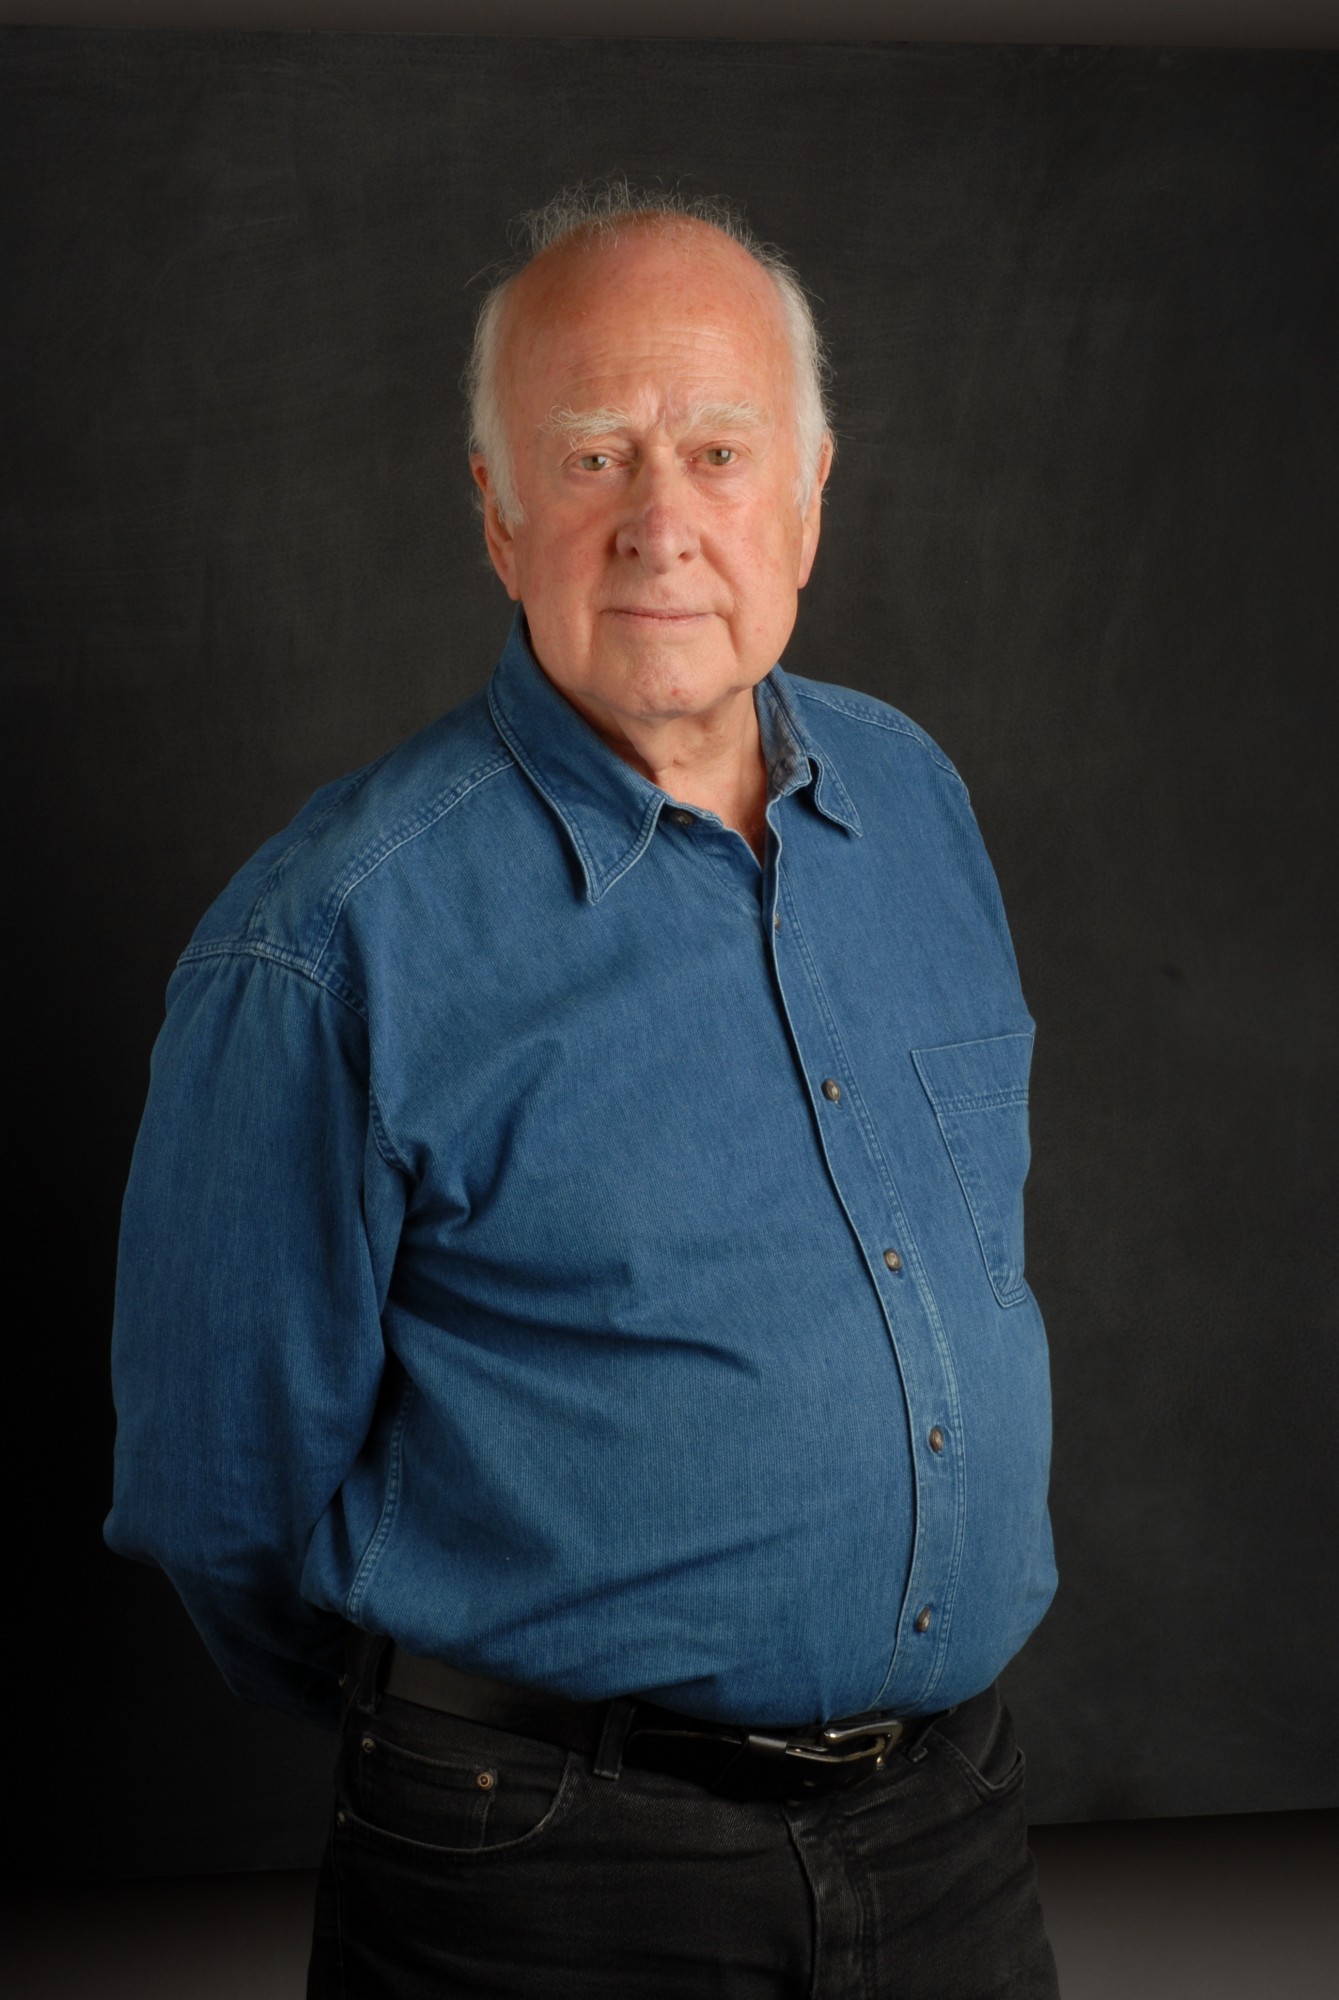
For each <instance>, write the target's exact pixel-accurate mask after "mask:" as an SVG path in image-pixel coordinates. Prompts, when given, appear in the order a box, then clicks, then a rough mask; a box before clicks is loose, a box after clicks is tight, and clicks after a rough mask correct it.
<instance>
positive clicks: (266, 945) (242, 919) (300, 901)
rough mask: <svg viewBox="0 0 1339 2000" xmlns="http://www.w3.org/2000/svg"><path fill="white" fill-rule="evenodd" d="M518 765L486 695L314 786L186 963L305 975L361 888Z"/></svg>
mask: <svg viewBox="0 0 1339 2000" xmlns="http://www.w3.org/2000/svg"><path fill="white" fill-rule="evenodd" d="M515 766H516V760H515V758H514V757H513V755H512V753H511V751H510V750H509V749H508V747H507V745H506V744H505V743H504V742H503V740H502V738H501V737H500V736H499V734H498V732H497V729H496V728H495V726H494V724H493V721H492V717H491V715H490V713H489V708H488V696H487V691H486V690H481V691H480V692H479V693H478V694H475V695H472V696H470V698H469V699H468V700H467V701H465V702H463V703H462V704H461V705H460V706H459V707H458V708H454V709H451V710H449V711H448V712H447V713H446V714H445V715H442V716H439V717H438V718H437V720H436V721H435V722H432V723H429V724H428V726H427V727H426V728H425V729H421V730H419V731H418V732H417V733H416V734H415V735H413V736H410V737H408V738H407V739H406V740H405V741H404V742H403V743H400V744H397V745H396V747H395V748H394V749H393V750H390V751H388V752H386V754H385V755H384V756H382V757H378V758H377V759H376V760H375V761H374V762H373V763H370V764H366V765H364V766H363V767H362V768H361V769H360V770H356V771H352V772H349V773H348V774H346V775H345V776H344V777H341V778H336V779H334V780H333V781H332V782H331V783H330V784H328V785H323V786H322V787H321V789H320V790H319V791H318V792H316V793H314V794H313V796H312V797H311V798H310V799H308V801H307V803H306V804H305V805H304V806H303V807H302V809H301V811H300V812H299V813H298V814H297V816H296V817H295V818H294V819H293V820H291V821H290V822H289V824H288V825H287V826H286V827H285V828H283V830H282V831H281V832H279V833H277V834H275V835H274V836H273V837H272V838H271V839H269V840H267V841H266V842H265V844H264V846H263V847H261V848H259V849H258V850H257V852H256V853H255V854H253V855H252V856H251V858H250V860H249V861H247V862H246V863H245V864H244V865H243V866H242V867H241V868H240V869H239V870H238V871H237V873H236V875H234V876H233V878H232V880H231V881H230V882H229V884H228V886H227V888H226V889H225V890H224V891H223V893H222V895H221V896H219V897H218V898H217V899H216V901H215V902H214V903H213V904H211V906H210V908H209V909H208V910H207V911H206V913H205V916H204V918H203V919H202V921H201V923H200V924H199V926H198V927H197V929H196V932H195V934H194V936H193V937H192V939H191V942H190V944H189V946H188V947H187V949H186V951H185V953H184V954H183V960H182V962H183V963H188V962H190V961H193V960H200V959H204V958H208V957H211V956H217V955H231V954H234V953H237V952H247V953H251V954H253V955H257V956H261V957H265V958H269V959H272V960H276V961H278V962H280V963H288V964H291V965H292V966H293V968H294V969H295V970H297V971H307V972H310V971H312V970H314V969H315V968H316V967H317V966H318V965H319V964H320V962H321V960H322V958H323V956H324V954H325V951H326V948H327V946H328V944H329V942H330V938H331V935H332V933H333V931H334V929H335V927H336V925H337V924H338V922H339V919H340V916H341V914H342V912H343V910H344V907H345V905H346V904H347V902H348V901H349V899H350V897H352V896H353V895H354V894H355V892H356V891H357V890H358V889H359V888H360V886H361V885H362V884H364V883H365V882H367V881H369V879H371V878H373V877H375V876H376V875H377V873H378V872H379V871H381V870H383V869H385V868H386V867H387V866H388V864H391V865H393V864H394V863H395V862H396V860H397V858H400V857H410V856H412V853H413V849H414V847H415V844H416V843H420V842H422V840H423V838H424V836H425V835H429V834H430V833H431V832H432V831H433V830H434V829H435V828H438V827H440V826H441V824H442V823H443V822H444V821H446V820H448V819H449V818H450V816H451V815H452V814H453V813H454V812H455V810H456V808H458V807H459V806H461V805H462V804H464V803H465V802H466V801H467V800H469V799H470V797H471V796H472V795H473V794H475V793H476V792H477V791H478V790H479V788H480V787H481V786H486V785H487V784H488V782H489V781H490V780H491V779H494V778H496V777H499V776H501V775H502V774H504V773H506V772H507V771H510V770H514V769H515Z"/></svg>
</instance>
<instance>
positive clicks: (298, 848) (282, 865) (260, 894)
mask: <svg viewBox="0 0 1339 2000" xmlns="http://www.w3.org/2000/svg"><path fill="white" fill-rule="evenodd" d="M394 754H395V753H394V751H393V750H387V751H386V752H385V754H384V755H383V756H380V757H378V758H377V759H376V760H375V762H373V763H371V764H368V765H366V766H365V768H364V769H363V770H361V771H359V772H357V773H355V775H354V776H353V777H352V778H350V780H349V782H348V784H347V785H344V786H342V787H341V789H340V790H339V791H338V792H337V793H336V795H335V797H334V798H333V799H331V800H330V801H329V803H328V804H327V805H326V807H325V808H324V810H323V811H321V812H319V813H317V815H316V817H315V818H314V819H313V821H312V823H311V825H310V826H308V827H304V828H303V830H302V833H301V835H300V836H299V837H298V839H297V840H295V841H293V842H292V843H291V844H290V845H289V846H288V847H286V848H285V849H284V851H283V853H282V854H281V855H280V856H279V858H278V860H277V861H276V862H275V864H274V866H273V867H272V868H271V870H270V872H269V874H268V875H267V876H266V877H265V880H264V881H263V882H262V883H261V885H260V887H259V889H258V890H257V891H256V899H255V901H254V902H253V903H252V905H251V914H250V916H249V918H248V919H247V934H248V935H250V934H251V932H252V931H253V930H254V928H255V926H256V925H257V924H259V922H260V920H261V912H262V911H263V909H264V907H265V903H266V900H267V898H268V897H269V896H270V894H271V893H272V892H273V890H274V888H275V887H276V885H277V883H278V882H279V879H280V877H281V876H282V875H283V874H284V873H285V872H286V871H287V869H288V867H289V865H290V863H291V862H292V861H293V860H294V859H295V857H296V856H297V855H299V854H300V853H301V852H302V850H303V848H304V847H306V846H308V845H309V844H310V843H311V842H312V841H313V840H314V839H315V838H316V836H317V834H318V833H320V832H321V830H322V828H323V827H325V826H327V825H328V824H329V822H330V821H331V819H332V818H333V817H334V815H335V814H336V813H337V812H338V811H339V810H340V808H341V807H342V806H345V805H347V804H348V802H349V800H350V799H354V798H356V797H357V796H358V794H359V792H361V791H362V789H363V787H364V785H366V784H367V783H368V781H369V779H371V778H373V777H375V775H376V773H377V772H378V771H379V770H380V769H381V766H382V765H383V764H384V763H385V762H386V761H387V759H388V758H390V757H392V756H394Z"/></svg>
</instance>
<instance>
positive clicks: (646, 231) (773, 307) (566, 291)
mask: <svg viewBox="0 0 1339 2000" xmlns="http://www.w3.org/2000/svg"><path fill="white" fill-rule="evenodd" d="M675 220H676V221H677V222H678V223H679V224H681V225H682V226H681V227H678V228H675V229H673V230H671V229H670V228H668V227H666V228H663V229H652V228H649V227H646V226H642V227H636V228H631V229H628V230H626V231H624V232H622V233H620V234H619V235H618V236H616V237H614V238H612V239H608V240H606V239H605V238H602V237H598V236H596V237H591V236H587V237H581V236H578V237H576V238H574V239H571V240H569V241H567V242H564V243H559V244H556V245H554V246H553V247H552V248H551V249H548V250H545V251H542V252H541V253H540V255H539V256H538V257H536V258H534V259H533V261H532V262H531V263H530V264H528V265H527V266H526V267H525V269H524V270H522V271H521V272H520V273H519V274H518V275H517V277H516V278H515V280H514V281H513V286H512V292H511V297H510V299H509V301H508V309H507V313H506V321H505V332H504V339H505V341H506V344H507V346H508V347H510V348H511V349H512V350H513V353H514V354H516V353H517V351H518V350H519V352H520V353H521V354H526V355H527V358H538V356H539V354H541V353H543V352H545V351H546V350H548V349H549V348H550V345H551V343H552V341H553V340H554V339H555V338H558V337H561V338H562V340H563V341H564V342H565V343H566V342H573V341H574V342H575V343H577V345H578V346H580V345H581V344H582V336H583V333H594V334H596V335H597V337H598V330H599V329H600V328H601V327H603V328H604V330H605V331H606V333H607V331H608V320H609V316H610V315H611V314H612V315H614V316H615V317H616V318H617V319H618V320H620V321H624V322H626V326H627V332H628V335H629V336H630V337H631V341H632V343H633V344H634V345H635V342H636V334H635V332H634V328H639V329H641V330H643V331H645V330H646V328H647V327H648V325H650V326H653V327H656V328H659V327H660V326H661V325H664V326H665V327H667V328H668V327H670V326H677V327H678V328H679V330H680V331H681V332H683V333H685V334H688V335H689V337H690V338H691V337H693V334H694V332H695V334H696V338H698V339H705V341H706V342H707V344H708V345H710V344H711V342H712V339H713V336H714V337H715V338H718V339H719V338H720V337H721V336H722V335H723V334H726V332H727V328H730V327H731V323H732V322H735V323H740V322H742V323H743V324H746V325H748V326H749V327H751V328H752V329H753V331H754V333H755V335H756V334H757V333H758V332H759V331H761V329H762V328H763V327H768V328H769V331H771V332H772V333H773V334H779V335H781V336H782V338H783V339H784V329H783V327H782V323H781V314H780V309H779V300H778V298H777V294H776V289H775V286H774V284H773V282H772V279H771V277H770V276H769V275H768V273H767V272H766V271H765V270H764V269H763V268H762V266H761V265H760V264H759V263H758V262H757V260H756V259H755V258H754V257H752V256H750V255H749V253H748V252H747V251H746V250H744V249H743V248H742V247H741V246H740V245H739V244H738V243H735V242H734V241H733V240H732V239H731V238H730V237H728V236H727V235H725V233H724V232H723V231H722V230H719V229H714V228H712V227H711V226H710V225H709V224H706V223H699V222H687V221H685V219H684V218H682V217H680V218H676V219H675ZM769 322H770V326H769Z"/></svg>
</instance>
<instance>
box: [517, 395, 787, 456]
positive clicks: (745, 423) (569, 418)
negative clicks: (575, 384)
mask: <svg viewBox="0 0 1339 2000" xmlns="http://www.w3.org/2000/svg"><path fill="white" fill-rule="evenodd" d="M638 428H639V425H638V420H637V418H636V417H635V416H634V415H633V414H632V412H631V411H630V410H616V409H613V408H609V407H606V408H604V409H599V410H573V409H569V408H567V407H566V405H559V406H557V407H555V408H554V409H552V410H550V411H549V414H548V416H547V417H546V418H545V420H544V422H543V423H542V424H541V425H540V430H541V432H542V433H543V435H544V436H546V437H565V438H566V439H567V442H568V444H569V445H570V446H572V448H573V449H575V448H576V446H577V445H579V444H588V443H589V442H590V440H591V439H592V438H600V437H609V436H611V435H613V434H615V433H618V432H624V431H636V430H637V429H638ZM684 428H685V429H686V430H689V431H701V430H770V429H771V428H772V419H771V417H769V416H768V414H767V412H766V410H763V409H760V408H759V406H758V405H757V404H756V403H747V402H740V403H698V404H696V405H695V407H694V408H693V409H691V410H689V411H688V413H687V417H686V421H685V423H684Z"/></svg>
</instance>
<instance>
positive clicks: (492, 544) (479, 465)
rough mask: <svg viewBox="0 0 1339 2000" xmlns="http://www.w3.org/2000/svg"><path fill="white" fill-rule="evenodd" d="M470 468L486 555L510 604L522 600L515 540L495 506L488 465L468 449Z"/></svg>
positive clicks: (475, 452)
mask: <svg viewBox="0 0 1339 2000" xmlns="http://www.w3.org/2000/svg"><path fill="white" fill-rule="evenodd" d="M470 471H471V472H472V473H473V475H474V483H475V485H476V486H477V487H478V489H479V491H480V493H481V494H482V495H483V503H484V540H485V542H487V544H488V554H489V558H490V560H491V562H492V564H493V568H494V569H495V570H496V571H497V573H498V576H499V577H500V578H501V581H502V588H503V589H504V590H505V591H506V593H507V595H508V597H509V598H510V599H511V600H512V603H513V604H519V603H520V601H521V592H520V587H519V585H518V583H517V580H516V542H515V538H514V536H513V535H512V531H511V528H510V526H509V525H508V523H507V522H506V521H504V520H503V518H502V515H501V513H500V512H499V510H498V504H497V494H496V493H495V491H494V489H493V482H492V480H491V479H490V478H489V476H488V465H487V462H486V461H485V460H484V458H483V457H481V455H480V454H479V453H478V452H477V451H472V452H471V453H470Z"/></svg>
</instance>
